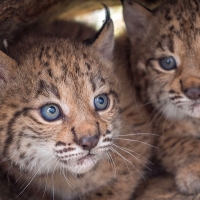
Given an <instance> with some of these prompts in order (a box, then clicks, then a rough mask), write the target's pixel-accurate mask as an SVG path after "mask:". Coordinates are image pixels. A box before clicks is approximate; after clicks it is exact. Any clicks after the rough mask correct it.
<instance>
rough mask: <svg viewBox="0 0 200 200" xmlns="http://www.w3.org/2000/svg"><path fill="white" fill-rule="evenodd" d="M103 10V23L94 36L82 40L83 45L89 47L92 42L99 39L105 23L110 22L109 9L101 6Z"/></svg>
mask: <svg viewBox="0 0 200 200" xmlns="http://www.w3.org/2000/svg"><path fill="white" fill-rule="evenodd" d="M102 5H103V6H104V8H105V20H104V21H103V25H102V27H101V28H100V29H99V30H98V31H97V32H96V34H95V35H94V36H93V37H92V38H88V39H87V40H84V41H83V43H85V44H86V45H91V44H93V43H94V41H95V40H96V39H97V38H98V37H99V35H100V34H101V32H102V30H103V29H104V28H105V26H106V25H107V23H108V22H109V21H110V20H111V18H110V10H109V8H108V7H107V6H106V5H105V4H102Z"/></svg>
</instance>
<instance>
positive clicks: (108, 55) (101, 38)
mask: <svg viewBox="0 0 200 200" xmlns="http://www.w3.org/2000/svg"><path fill="white" fill-rule="evenodd" d="M103 6H104V7H105V13H106V18H105V20H104V22H103V25H102V27H101V28H100V30H99V31H97V33H96V34H95V35H94V36H93V37H92V38H90V39H88V40H85V41H84V43H85V44H86V45H88V46H92V47H94V48H95V49H96V50H97V51H98V52H99V53H100V54H101V55H102V56H103V57H104V58H105V59H107V60H111V59H112V56H113V49H114V26H113V21H112V19H111V18H110V11H109V9H108V7H107V6H106V5H104V4H103Z"/></svg>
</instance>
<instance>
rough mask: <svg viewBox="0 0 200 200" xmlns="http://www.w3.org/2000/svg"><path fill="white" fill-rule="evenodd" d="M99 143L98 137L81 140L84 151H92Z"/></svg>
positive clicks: (80, 143)
mask: <svg viewBox="0 0 200 200" xmlns="http://www.w3.org/2000/svg"><path fill="white" fill-rule="evenodd" d="M98 141H99V137H98V136H92V137H82V138H81V139H80V140H79V145H80V146H82V148H83V149H84V150H91V149H92V148H94V147H95V146H96V145H97V143H98Z"/></svg>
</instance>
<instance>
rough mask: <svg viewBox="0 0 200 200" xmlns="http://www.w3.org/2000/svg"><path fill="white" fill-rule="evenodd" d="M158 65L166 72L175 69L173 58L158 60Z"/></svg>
mask: <svg viewBox="0 0 200 200" xmlns="http://www.w3.org/2000/svg"><path fill="white" fill-rule="evenodd" d="M159 64H160V66H161V67H162V68H163V69H164V70H167V71H169V70H173V69H176V67H177V64H176V60H175V59H174V57H173V56H169V57H165V58H161V59H159Z"/></svg>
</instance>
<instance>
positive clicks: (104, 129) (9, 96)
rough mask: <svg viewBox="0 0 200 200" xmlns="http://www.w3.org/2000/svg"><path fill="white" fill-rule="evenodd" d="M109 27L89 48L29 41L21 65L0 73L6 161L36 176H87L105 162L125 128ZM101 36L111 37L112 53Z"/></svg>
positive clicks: (0, 149)
mask: <svg viewBox="0 0 200 200" xmlns="http://www.w3.org/2000/svg"><path fill="white" fill-rule="evenodd" d="M106 23H107V24H106V26H105V28H106V33H105V30H102V32H101V34H103V36H102V35H100V36H99V37H98V38H97V39H96V40H95V42H93V44H92V45H89V46H87V45H85V44H82V43H76V42H74V43H73V42H72V41H70V40H67V39H54V38H43V39H38V41H37V42H36V40H33V41H34V42H31V41H29V42H28V40H27V42H28V44H25V45H23V44H21V46H20V45H19V49H17V50H19V56H18V52H17V53H16V52H15V53H14V54H13V55H14V58H15V59H16V60H17V62H18V64H19V66H16V64H13V65H10V66H9V67H10V69H9V67H8V71H6V70H5V68H2V67H1V73H0V75H2V77H3V78H2V79H1V80H2V82H3V84H2V85H1V86H2V88H3V90H5V92H4V93H3V94H2V95H1V97H0V104H1V114H0V118H1V120H0V129H1V132H0V134H1V137H0V138H1V139H0V143H1V145H0V153H1V157H2V158H1V159H2V160H9V161H10V162H11V163H12V166H15V167H17V168H20V169H21V170H24V171H27V172H29V173H33V174H37V175H40V174H47V173H54V171H55V170H57V169H60V170H63V169H67V170H68V171H70V172H71V173H73V174H84V173H86V172H88V171H90V170H91V169H92V168H94V167H95V166H96V165H97V164H98V162H99V161H100V160H101V159H103V158H105V157H106V156H107V151H108V150H109V149H110V147H111V145H112V139H113V137H114V135H115V136H116V135H118V133H119V131H120V130H119V125H120V124H119V123H118V121H119V118H118V112H119V105H118V103H119V101H118V94H117V92H116V91H115V89H116V87H117V86H116V81H115V80H114V78H112V79H111V78H110V77H112V75H113V69H112V65H111V63H110V62H109V61H108V59H107V57H108V55H109V48H110V47H111V46H112V41H111V40H110V39H111V36H112V34H113V26H112V21H109V22H106ZM102 37H103V38H104V39H105V38H108V39H109V42H108V44H109V48H106V47H107V46H106V45H107V43H106V42H107V41H105V40H103V39H102ZM105 43H106V45H105ZM104 48H106V50H105V51H104V53H105V57H104V56H102V55H103V53H102V52H101V50H102V49H104ZM17 50H15V51H17ZM100 55H101V56H100ZM6 59H8V60H9V58H6ZM10 60H11V59H10ZM13 62H14V61H13ZM11 66H13V68H12V69H11ZM8 72H9V73H8Z"/></svg>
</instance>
